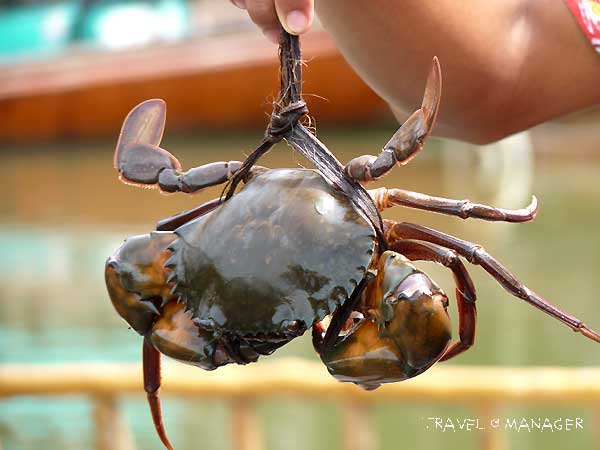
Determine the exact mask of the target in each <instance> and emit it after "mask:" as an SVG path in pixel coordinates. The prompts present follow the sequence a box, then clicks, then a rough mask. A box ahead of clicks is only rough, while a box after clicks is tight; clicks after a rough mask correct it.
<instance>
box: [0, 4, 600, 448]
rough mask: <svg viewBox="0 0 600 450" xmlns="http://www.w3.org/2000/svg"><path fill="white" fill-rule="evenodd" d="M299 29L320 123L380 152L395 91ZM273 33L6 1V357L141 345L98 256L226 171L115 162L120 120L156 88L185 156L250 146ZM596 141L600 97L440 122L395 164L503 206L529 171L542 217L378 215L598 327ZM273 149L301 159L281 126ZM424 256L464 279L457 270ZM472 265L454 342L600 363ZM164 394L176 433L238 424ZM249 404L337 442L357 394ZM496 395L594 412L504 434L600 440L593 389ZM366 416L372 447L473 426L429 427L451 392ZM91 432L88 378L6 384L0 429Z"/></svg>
mask: <svg viewBox="0 0 600 450" xmlns="http://www.w3.org/2000/svg"><path fill="white" fill-rule="evenodd" d="M303 50H304V57H305V59H306V60H307V62H308V64H307V67H306V69H305V77H304V79H305V85H304V92H305V95H306V100H307V101H308V104H309V109H310V112H311V115H312V116H313V117H314V119H315V124H316V127H317V131H318V136H319V138H320V139H321V140H322V141H324V142H325V143H326V144H327V145H328V146H329V148H330V149H331V150H332V151H333V152H334V153H335V154H336V155H337V157H338V159H340V160H341V161H342V162H346V161H348V160H349V159H351V158H352V157H354V156H357V155H360V154H363V153H376V152H378V151H379V149H380V148H381V147H382V146H383V145H384V144H385V143H386V142H387V140H388V139H389V137H390V136H391V135H392V133H393V132H394V131H395V129H396V128H397V124H396V123H395V121H394V120H393V118H392V116H391V114H390V113H389V111H388V109H387V107H386V105H385V104H384V103H383V102H382V101H381V100H380V99H379V98H378V97H377V96H375V94H373V93H372V91H371V90H370V89H369V88H368V87H367V86H365V85H364V84H363V83H362V82H361V81H360V79H359V78H358V77H357V76H356V75H355V74H354V73H353V72H352V70H351V69H350V68H349V67H348V65H347V64H346V63H345V62H344V60H343V59H342V58H341V56H340V55H339V54H338V52H337V51H336V49H335V46H334V44H333V42H332V41H331V39H330V37H329V36H328V35H327V34H326V33H325V32H324V31H323V30H322V29H321V28H320V27H319V26H318V25H317V26H316V27H315V29H314V30H313V31H311V32H310V33H309V34H308V35H307V36H306V38H303ZM276 54H277V51H276V47H274V46H272V45H271V44H270V43H268V42H267V40H266V39H264V38H263V37H262V35H260V33H259V32H258V31H257V29H256V28H255V27H254V26H253V24H252V23H251V22H250V21H249V20H248V19H247V17H246V16H245V14H244V13H243V12H242V11H240V10H238V9H236V8H234V7H232V6H231V5H230V4H229V2H227V1H225V0H196V1H186V0H146V1H143V0H131V1H125V0H80V1H77V0H68V1H62V2H50V1H48V2H46V1H39V0H37V1H33V0H31V1H27V0H25V1H19V0H4V1H1V2H0V167H1V170H0V173H1V176H0V191H1V192H2V200H1V201H0V374H1V371H2V370H3V369H2V368H3V366H4V367H7V366H8V365H15V364H19V365H21V364H34V363H35V364H40V363H45V364H52V365H61V364H66V363H82V362H83V363H97V362H103V363H138V362H140V356H141V355H140V350H141V339H140V337H139V336H137V335H136V334H135V333H134V332H133V331H131V330H128V328H127V326H126V324H125V323H124V322H123V321H121V319H119V318H118V316H117V314H116V313H115V312H114V311H113V309H112V307H111V305H110V302H109V299H108V296H107V294H106V291H105V287H104V280H103V268H104V261H105V260H106V258H107V257H108V256H109V255H110V254H111V253H112V252H113V251H114V250H115V249H116V248H117V247H118V246H119V245H120V243H121V242H122V240H123V239H124V238H125V237H126V236H128V235H132V234H140V233H146V232H148V231H150V230H152V229H153V227H154V224H155V222H156V220H157V219H160V218H163V217H166V216H169V215H172V214H174V213H177V212H179V211H182V210H185V209H189V208H191V207H193V206H196V205H198V204H200V203H201V202H203V201H206V200H208V199H212V198H214V197H215V196H217V195H218V194H220V189H221V188H215V189H209V190H207V191H205V192H202V193H200V194H198V195H194V196H185V195H182V194H180V195H170V196H165V195H160V194H158V193H157V192H155V191H148V190H144V189H135V188H133V187H131V186H125V185H123V184H121V183H120V182H119V181H118V180H117V176H116V172H115V170H114V169H113V166H112V155H113V149H114V145H115V143H116V138H117V135H118V131H119V128H120V125H121V123H122V120H123V119H124V117H125V115H126V114H127V112H128V111H129V110H130V109H131V108H132V107H133V106H134V105H136V104H137V103H139V102H140V101H142V100H145V99H148V98H156V97H158V98H163V99H165V100H166V101H167V104H168V116H167V128H166V132H165V137H164V140H163V147H164V148H166V149H168V150H170V151H171V152H172V153H174V154H175V155H176V156H177V157H178V158H179V159H180V161H181V162H182V163H183V164H184V167H186V168H189V167H192V166H197V165H200V164H203V163H207V162H211V161H216V160H236V159H243V158H244V156H245V155H247V154H248V153H249V152H251V151H252V150H253V149H254V147H255V145H256V143H257V142H258V141H259V140H260V138H261V137H262V134H263V130H264V127H265V125H266V123H267V120H268V115H269V113H270V103H271V101H272V100H273V98H274V96H275V95H276V92H277V60H276ZM442 69H443V68H442ZM398 72H399V73H400V74H401V69H399V70H398ZM423 81H425V74H424V80H423ZM417 107H418V105H415V108H417ZM599 142H600V113H599V112H598V111H587V112H583V113H580V114H577V115H576V116H572V117H568V118H563V119H560V120H557V121H554V122H550V123H546V124H544V125H542V126H539V127H537V128H534V129H532V130H531V131H529V132H526V133H521V134H519V135H516V136H512V137H510V138H508V139H506V140H504V141H501V142H499V143H496V144H493V145H490V146H486V147H476V146H471V145H466V144H463V143H458V142H453V141H447V140H436V139H432V140H431V141H429V143H428V145H427V146H426V149H425V151H424V152H422V153H421V154H420V155H419V157H418V158H417V159H416V160H414V161H413V162H412V163H411V164H410V165H409V166H406V167H402V168H397V169H395V170H394V171H393V172H392V173H391V174H390V175H389V176H388V177H386V178H385V180H384V182H385V185H386V186H388V187H402V188H405V189H411V190H415V191H420V192H425V193H428V194H432V195H439V196H445V197H453V198H470V199H471V200H473V201H477V202H480V203H487V204H493V205H496V206H499V207H504V208H519V207H522V206H524V205H526V204H527V203H528V202H529V199H530V196H531V194H532V193H535V194H536V195H537V196H538V197H539V199H540V212H539V215H538V217H537V219H536V220H535V221H534V222H533V223H531V224H521V225H516V224H500V223H498V224H493V223H486V222H476V221H461V220H458V219H453V218H448V217H443V216H438V215H434V214H429V213H422V212H418V211H412V210H407V209H403V208H395V209H393V210H389V211H386V213H385V216H386V217H388V218H392V219H396V220H405V221H412V222H417V223H420V224H423V225H426V226H430V227H435V228H438V229H440V230H443V231H445V232H448V233H451V234H454V235H457V236H460V237H462V238H465V239H468V240H471V241H475V242H478V243H481V244H482V245H484V246H485V247H486V249H487V250H488V251H489V252H490V253H492V254H493V255H495V256H497V257H498V259H500V261H502V262H504V263H505V264H506V265H507V266H508V267H509V268H510V269H511V270H512V271H513V272H514V273H515V274H517V275H518V276H519V277H520V278H521V279H522V280H523V281H524V282H525V283H526V284H527V285H528V286H529V287H531V288H532V289H534V290H536V291H537V292H539V293H540V294H542V295H543V296H545V297H546V298H547V299H549V300H550V301H552V302H554V303H555V304H556V305H558V306H559V307H562V308H564V309H566V310H567V311H569V312H571V313H573V314H574V315H576V316H577V317H579V318H582V319H585V321H586V322H587V323H588V324H589V325H590V326H591V327H592V328H595V329H598V328H600V308H599V307H598V298H597V297H598V294H597V293H598V292H600V277H599V276H598V273H599V272H600V235H599V233H598V224H599V223H600V184H599V183H598V180H599V176H600V152H599V150H600V149H599V148H598V143H599ZM261 164H264V165H267V166H269V167H297V166H298V165H305V164H307V163H306V161H304V160H302V158H301V157H300V156H299V155H297V154H294V153H293V152H292V151H291V150H290V149H289V148H288V147H286V146H285V145H279V146H278V147H277V148H275V149H274V150H272V151H271V152H270V154H269V155H267V156H266V157H265V158H264V160H261ZM382 184H383V183H378V184H376V186H379V185H382ZM423 268H424V269H425V270H427V271H428V273H430V275H431V276H432V277H434V279H436V280H437V281H438V283H440V284H441V285H442V286H443V287H444V288H445V289H446V291H447V292H452V291H453V284H452V279H451V277H450V276H449V275H448V273H446V271H445V270H443V269H440V268H438V267H435V266H433V265H430V264H424V265H423ZM471 272H472V275H473V278H474V280H475V283H476V286H477V288H478V294H479V303H478V309H479V329H478V335H477V342H476V345H475V347H474V348H473V349H471V350H470V351H468V352H467V353H465V354H464V355H462V356H460V357H458V358H456V359H455V360H452V361H451V362H449V363H445V364H458V365H489V366H534V365H541V366H569V367H574V368H582V367H587V366H598V365H599V364H600V353H599V352H598V349H597V347H596V346H595V345H594V344H593V343H592V342H590V341H588V340H586V339H584V338H582V337H581V336H578V335H575V334H574V333H572V332H570V331H569V329H568V328H566V327H564V326H562V325H560V324H559V323H558V322H556V321H554V320H552V319H550V318H548V317H546V316H545V315H543V314H542V313H541V312H539V311H537V310H534V309H533V308H532V307H530V306H528V305H525V304H524V303H522V302H521V301H520V300H517V299H515V298H513V297H511V296H510V295H508V294H507V293H506V292H504V291H503V290H502V288H501V287H500V286H499V285H497V283H495V282H494V280H492V279H491V278H489V277H488V276H487V275H486V274H485V273H484V272H483V271H482V270H481V269H479V268H477V267H473V268H472V270H471ZM451 304H452V305H453V307H452V308H451V309H452V311H451V315H452V317H453V319H454V323H456V314H455V309H454V308H455V304H454V302H453V301H451ZM289 356H296V357H302V358H306V359H310V360H316V359H317V357H316V355H315V354H314V352H313V350H312V347H311V342H310V338H309V336H304V337H302V338H299V339H297V340H295V341H294V342H292V343H291V344H289V345H287V346H286V347H285V348H283V349H281V350H279V351H278V352H277V353H276V354H274V355H273V356H271V357H269V358H268V359H276V358H281V357H289ZM265 361H267V358H264V359H263V360H261V362H259V363H258V364H263V363H264V362H265ZM140 364H141V362H140ZM437 367H439V366H436V367H434V368H433V369H431V371H435V370H436V369H437ZM198 370H199V369H198ZM322 370H323V371H325V369H324V368H323V369H322ZM215 374H216V375H218V373H215ZM427 376H428V375H427V374H425V375H423V377H427ZM446 382H447V383H448V384H452V382H453V380H451V379H448V380H446ZM0 388H1V387H0ZM357 389H358V388H357ZM382 389H385V388H382ZM0 390H1V389H0ZM141 392H142V391H141V386H140V395H135V396H129V395H128V396H123V397H122V398H119V408H120V411H121V412H122V414H123V416H124V419H123V420H124V426H125V428H126V434H127V436H128V444H127V446H126V447H127V450H129V449H133V448H137V449H160V448H162V447H161V445H160V442H159V441H158V439H157V438H156V436H155V433H154V430H153V427H152V425H151V421H150V416H149V413H148V411H147V406H146V403H145V399H144V397H143V396H142V395H141ZM163 402H164V403H165V405H164V408H165V422H166V426H167V429H168V431H169V434H170V436H171V440H172V442H173V444H174V446H175V448H177V449H182V450H183V449H195V448H210V449H226V448H232V445H234V444H233V441H232V437H231V426H230V420H231V414H232V411H231V408H230V407H229V404H228V403H227V402H226V401H225V400H223V401H221V400H215V399H206V400H205V399H197V398H195V399H193V400H185V399H181V398H174V397H170V396H169V395H168V392H166V393H165V394H164V395H163ZM253 407H254V408H255V411H256V412H257V417H258V419H259V421H260V426H261V429H262V431H261V432H262V435H263V441H264V445H265V447H266V448H269V449H278V450H292V449H315V450H320V449H323V450H324V449H330V448H341V446H340V445H341V444H340V443H341V442H342V441H344V439H345V436H344V433H346V432H347V431H344V428H343V427H342V425H341V424H340V412H341V409H343V408H344V406H343V405H340V404H338V403H335V402H332V401H328V400H327V399H325V398H324V399H323V400H322V401H317V402H315V401H314V400H311V401H308V400H306V401H303V400H302V399H298V398H295V399H289V398H281V399H275V400H274V399H272V398H270V399H265V400H264V401H258V402H256V403H255V404H254V405H253ZM500 414H501V417H522V416H525V417H540V416H541V417H550V418H559V417H581V418H583V419H584V421H585V422H584V423H585V425H586V426H585V427H584V429H583V430H578V431H576V432H575V431H574V432H555V433H540V432H537V433H526V432H521V433H506V435H505V436H504V438H503V439H504V441H503V442H504V443H503V445H504V446H506V448H508V447H510V448H513V449H529V448H545V449H547V450H551V449H563V448H582V449H583V448H593V447H594V446H597V445H598V436H595V435H594V431H593V423H594V420H597V416H596V418H595V416H594V414H593V410H592V409H588V408H584V407H581V406H576V405H574V406H572V407H565V406H561V407H552V406H548V407H544V408H543V409H541V408H538V407H533V406H532V407H526V406H522V405H519V406H511V405H510V404H507V405H505V406H503V407H502V409H501V410H500ZM366 417H368V419H369V421H370V423H371V426H372V431H373V433H372V434H373V436H372V443H371V444H372V447H371V448H379V449H397V448H409V449H415V450H416V449H430V448H436V449H440V450H442V449H443V450H450V449H461V450H465V449H475V448H480V445H481V442H480V439H479V438H478V437H477V436H476V435H475V434H473V433H467V432H455V433H441V432H435V431H433V430H431V429H427V428H426V426H425V424H424V418H427V417H473V412H472V411H470V410H469V409H468V408H466V407H465V406H464V405H462V403H461V402H460V399H457V401H456V404H453V403H452V402H450V403H448V402H446V403H440V402H431V401H430V402H418V401H413V402H408V403H402V404H377V405H374V406H372V407H370V408H369V409H368V411H367V414H366ZM95 436H96V435H95V426H94V411H93V405H92V404H91V402H90V401H89V399H87V398H85V397H78V396H69V397H52V396H49V397H45V396H44V397H38V396H18V397H6V398H0V448H1V449H3V450H32V449H38V448H48V449H91V448H95V445H96V437H95ZM123 448H125V447H123ZM596 448H599V447H596Z"/></svg>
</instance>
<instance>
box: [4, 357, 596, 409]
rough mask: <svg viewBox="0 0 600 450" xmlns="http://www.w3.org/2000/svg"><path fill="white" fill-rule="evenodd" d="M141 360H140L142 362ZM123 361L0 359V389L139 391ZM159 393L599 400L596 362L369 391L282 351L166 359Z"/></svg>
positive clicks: (438, 372)
mask: <svg viewBox="0 0 600 450" xmlns="http://www.w3.org/2000/svg"><path fill="white" fill-rule="evenodd" d="M140 366H141V365H140ZM140 366H138V365H120V364H88V363H86V364H66V365H4V366H0V396H14V395H65V394H94V395H116V394H132V393H133V394H140V393H142V392H143V388H142V374H141V367H140ZM163 394H169V395H181V396H186V397H187V396H202V397H205V398H224V397H225V398H231V399H236V398H238V399H257V398H260V399H261V400H262V399H265V398H270V397H280V396H282V395H288V396H292V397H303V398H313V399H321V400H324V399H333V400H344V401H350V400H352V401H357V402H397V401H399V400H402V401H418V402H427V401H430V402H434V401H435V402H440V401H442V402H448V403H456V402H461V403H465V404H466V403H472V404H473V405H479V404H480V402H482V401H483V402H490V403H501V402H503V401H507V402H508V401H510V402H515V403H526V404H530V403H532V402H540V403H543V402H551V403H553V404H562V405H572V404H574V403H579V404H587V405H597V404H598V402H599V401H600V368H591V367H590V368H558V367H527V368H518V367H479V366H444V365H438V366H436V367H434V368H432V369H430V370H429V371H428V372H427V373H425V374H423V375H421V376H419V377H416V378H414V379H411V380H408V381H405V382H402V383H394V384H389V385H385V386H383V387H381V388H379V389H377V390H375V391H372V392H366V391H363V390H362V389H360V388H358V387H356V386H354V385H352V384H347V383H338V382H336V381H335V380H334V379H333V378H331V377H330V376H329V374H328V373H327V371H326V369H325V367H324V366H323V365H322V364H320V363H318V362H315V361H308V360H304V359H296V358H282V359H278V360H275V361H272V362H271V361H261V362H259V363H257V364H252V365H249V366H245V367H241V366H226V367H223V368H220V369H218V370H216V371H214V372H205V371H202V370H200V369H197V368H195V367H191V366H184V365H181V364H176V363H171V362H167V363H166V364H165V366H164V376H163Z"/></svg>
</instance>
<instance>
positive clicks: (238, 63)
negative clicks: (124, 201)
mask: <svg viewBox="0 0 600 450" xmlns="http://www.w3.org/2000/svg"><path fill="white" fill-rule="evenodd" d="M302 42H303V49H304V54H303V56H304V58H305V59H306V60H307V61H308V65H307V68H306V76H305V80H306V82H305V84H304V92H305V94H306V99H307V102H308V103H309V107H310V111H311V115H313V116H315V117H317V118H318V120H319V122H323V123H325V122H330V123H336V122H337V123H342V122H343V123H346V122H357V121H363V120H374V119H379V118H381V117H390V116H391V115H390V113H389V111H388V108H387V106H386V105H385V104H384V102H383V101H382V100H381V99H380V98H379V97H377V95H375V94H374V93H373V91H372V90H371V89H370V88H369V87H367V86H366V84H365V83H364V82H363V81H362V80H361V79H360V78H359V77H358V76H357V75H356V74H355V73H354V71H353V70H352V69H351V68H350V67H349V65H348V64H347V63H346V62H345V61H344V60H343V58H342V57H341V55H340V54H339V52H338V51H337V50H336V48H335V45H334V44H333V42H332V40H331V38H330V37H329V36H328V35H327V34H326V33H325V32H323V31H315V32H311V33H309V34H308V35H307V36H306V37H305V38H303V41H302ZM277 71H278V59H277V48H276V47H275V46H273V45H272V44H270V43H269V42H268V41H267V40H266V39H265V38H264V37H262V36H260V35H259V34H258V33H245V34H244V33H240V34H236V35H231V36H225V37H223V36H221V37H218V38H217V37H215V38H204V39H196V40H192V41H188V42H183V43H179V44H171V45H158V46H154V47H149V48H144V49H136V50H130V51H123V52H114V53H112V52H97V51H96V52H82V51H79V52H74V53H69V54H67V55H65V56H60V57H57V58H54V59H51V60H48V61H41V62H30V63H21V64H18V65H15V66H14V67H5V68H2V69H0V117H2V121H0V142H2V143H3V144H6V143H10V142H45V141H48V140H56V139H65V138H73V137H88V138H89V137H96V136H115V138H116V136H117V134H118V130H119V129H120V126H121V123H122V121H123V119H124V117H125V115H126V114H127V112H128V111H129V110H130V109H131V108H132V107H133V106H135V105H136V104H137V103H139V102H141V101H143V100H146V99H149V98H163V99H164V100H165V101H166V102H167V104H168V108H169V112H168V117H167V127H168V128H167V133H175V132H177V131H179V130H198V129H202V128H205V129H221V130H228V131H230V130H231V128H234V127H235V128H239V127H245V128H250V127H261V128H262V127H266V123H267V120H268V116H267V114H268V113H270V110H271V106H270V101H271V100H272V99H274V97H275V94H276V93H277V84H278V79H277Z"/></svg>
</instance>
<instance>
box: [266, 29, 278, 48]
mask: <svg viewBox="0 0 600 450" xmlns="http://www.w3.org/2000/svg"><path fill="white" fill-rule="evenodd" d="M263 34H264V35H265V36H266V38H267V39H268V40H269V41H270V42H271V43H273V44H275V45H279V30H276V29H274V28H270V29H268V30H263Z"/></svg>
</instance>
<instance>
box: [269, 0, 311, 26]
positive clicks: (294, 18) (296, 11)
mask: <svg viewBox="0 0 600 450" xmlns="http://www.w3.org/2000/svg"><path fill="white" fill-rule="evenodd" d="M314 9H315V7H314V1H313V0H275V10H276V11H277V17H279V21H280V22H281V25H283V28H285V30H286V31H287V32H288V33H290V34H302V33H304V32H305V31H308V29H309V28H310V26H311V24H312V22H313V17H314Z"/></svg>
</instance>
